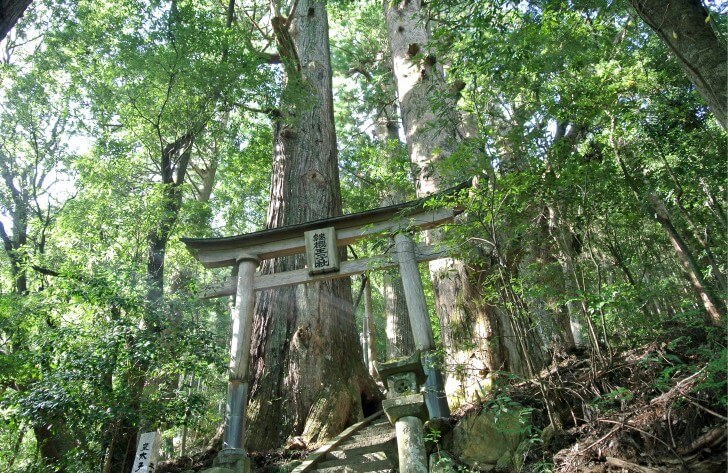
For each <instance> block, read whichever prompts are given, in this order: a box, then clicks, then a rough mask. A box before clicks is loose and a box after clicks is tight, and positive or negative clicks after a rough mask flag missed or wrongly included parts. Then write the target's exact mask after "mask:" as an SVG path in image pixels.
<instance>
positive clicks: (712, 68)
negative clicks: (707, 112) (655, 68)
mask: <svg viewBox="0 0 728 473" xmlns="http://www.w3.org/2000/svg"><path fill="white" fill-rule="evenodd" d="M630 3H631V4H632V6H633V7H634V9H635V10H636V11H637V13H638V14H639V16H640V17H641V18H642V20H644V22H645V23H646V24H647V25H648V26H649V27H650V28H652V29H653V30H654V31H655V33H657V36H659V37H660V39H661V40H662V42H663V43H665V45H666V46H667V47H668V48H669V49H670V51H672V53H673V54H674V55H675V58H676V59H677V61H678V63H679V64H680V67H682V68H683V70H684V71H685V73H686V74H687V75H688V77H689V78H690V80H691V81H692V83H693V84H695V87H696V88H697V89H698V92H699V93H700V96H701V97H703V100H705V102H706V103H707V104H708V106H709V107H710V109H711V110H712V111H713V113H714V114H715V118H717V119H718V122H719V123H720V124H721V125H722V126H723V128H725V129H728V81H726V73H728V69H727V67H728V52H727V51H726V45H725V43H724V42H723V41H722V40H721V38H719V37H718V35H717V34H716V31H715V28H714V25H713V21H712V20H707V21H706V19H707V18H708V10H707V9H706V8H705V6H704V5H703V2H702V1H701V0H670V1H665V0H631V2H630Z"/></svg>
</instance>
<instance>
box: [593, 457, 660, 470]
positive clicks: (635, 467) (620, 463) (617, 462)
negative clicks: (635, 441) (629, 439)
mask: <svg viewBox="0 0 728 473" xmlns="http://www.w3.org/2000/svg"><path fill="white" fill-rule="evenodd" d="M607 465H613V466H617V467H619V468H626V469H627V470H630V471H636V472H637V473H662V472H663V471H664V470H656V469H654V468H648V467H646V466H640V465H637V464H635V463H630V462H628V461H624V460H620V459H619V458H614V457H607Z"/></svg>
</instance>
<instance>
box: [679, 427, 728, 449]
mask: <svg viewBox="0 0 728 473" xmlns="http://www.w3.org/2000/svg"><path fill="white" fill-rule="evenodd" d="M725 439H726V430H725V428H724V427H716V428H714V429H711V430H709V431H707V432H706V433H704V434H703V435H701V436H700V437H698V438H697V439H695V440H694V441H693V442H692V443H691V444H690V445H688V446H687V447H685V448H681V449H680V450H678V451H679V452H680V453H681V454H682V455H687V454H689V453H693V452H696V451H698V450H701V449H703V448H705V447H708V448H710V447H717V446H718V445H719V444H721V443H723V442H725Z"/></svg>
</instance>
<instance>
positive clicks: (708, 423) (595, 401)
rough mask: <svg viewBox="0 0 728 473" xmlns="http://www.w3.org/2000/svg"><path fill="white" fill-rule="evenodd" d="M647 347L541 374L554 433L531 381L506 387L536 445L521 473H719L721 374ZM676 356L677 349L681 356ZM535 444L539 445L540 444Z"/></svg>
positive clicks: (724, 447)
mask: <svg viewBox="0 0 728 473" xmlns="http://www.w3.org/2000/svg"><path fill="white" fill-rule="evenodd" d="M672 345H673V344H672V343H669V342H664V343H658V342H656V343H653V344H650V345H648V346H645V347H641V348H639V349H635V350H632V351H629V352H626V353H624V354H622V355H621V356H618V357H614V358H613V359H612V361H611V362H608V363H607V364H606V368H603V369H594V368H593V366H596V365H597V364H596V363H595V360H592V359H589V358H587V357H577V356H571V357H567V358H565V359H563V360H562V361H561V362H560V363H559V364H558V365H557V366H555V367H553V368H552V369H551V370H550V371H548V372H544V373H542V378H541V380H542V383H543V386H544V388H545V390H546V391H547V392H548V393H549V397H550V398H551V400H552V403H553V405H554V411H555V412H556V413H557V415H558V416H559V418H560V419H561V421H562V422H563V424H564V430H563V431H562V432H560V433H556V432H554V430H553V429H552V428H551V427H548V425H549V423H550V422H549V419H548V415H547V413H546V409H545V403H544V402H543V396H542V395H541V389H540V388H539V386H538V383H537V382H529V383H520V384H513V385H511V386H507V387H505V388H503V389H502V390H501V391H500V392H496V393H493V394H492V396H499V395H501V396H502V395H504V393H507V394H508V396H509V397H510V398H511V399H513V400H515V401H518V402H520V404H521V405H523V406H524V407H532V408H534V409H535V411H534V422H535V423H536V428H537V429H536V431H537V432H538V431H541V434H540V435H539V438H537V439H536V440H538V441H537V442H534V443H533V448H532V449H531V450H530V451H529V452H528V457H527V462H526V466H525V468H524V470H525V471H544V470H545V471H548V470H550V469H553V471H555V472H559V473H571V472H589V473H601V472H617V471H624V472H627V471H629V472H638V473H658V472H695V473H708V472H720V473H723V472H725V471H727V464H726V456H727V452H728V444H727V443H726V432H727V431H726V427H727V425H728V424H727V421H728V417H727V416H726V409H725V405H726V404H725V403H726V397H727V396H726V394H727V393H726V385H725V373H726V368H728V367H727V366H725V360H724V358H721V357H719V356H714V357H713V360H714V361H713V362H712V363H710V362H709V360H708V359H701V358H702V357H701V356H699V355H695V354H693V355H685V354H684V353H686V352H687V353H691V352H693V350H691V349H689V347H680V348H681V351H682V353H683V354H678V352H677V351H675V350H673V349H670V348H669V347H671V346H672ZM683 350H684V351H683ZM541 440H542V441H543V442H542V443H541Z"/></svg>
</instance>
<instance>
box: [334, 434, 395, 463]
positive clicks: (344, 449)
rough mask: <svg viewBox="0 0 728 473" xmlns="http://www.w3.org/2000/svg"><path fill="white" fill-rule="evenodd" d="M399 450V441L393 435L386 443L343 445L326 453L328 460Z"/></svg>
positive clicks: (384, 453)
mask: <svg viewBox="0 0 728 473" xmlns="http://www.w3.org/2000/svg"><path fill="white" fill-rule="evenodd" d="M392 451H394V452H396V451H397V443H396V441H395V440H394V437H392V439H391V441H389V442H385V443H377V444H374V445H364V446H361V447H356V446H350V445H346V444H344V445H341V446H340V447H339V448H338V449H336V450H332V451H330V452H328V453H327V454H326V460H335V459H339V460H342V459H344V458H354V457H359V456H363V455H367V454H372V453H381V454H383V455H386V454H387V453H388V452H392Z"/></svg>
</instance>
